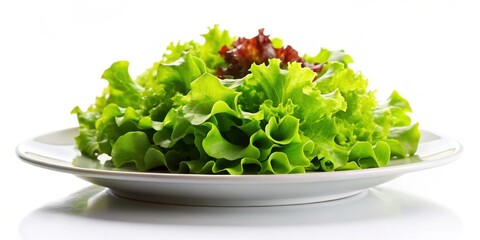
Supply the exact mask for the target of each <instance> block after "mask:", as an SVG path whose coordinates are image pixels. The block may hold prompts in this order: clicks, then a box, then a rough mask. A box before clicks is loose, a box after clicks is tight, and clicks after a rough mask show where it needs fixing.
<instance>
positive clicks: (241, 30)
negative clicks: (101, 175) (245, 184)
mask: <svg viewBox="0 0 480 240" xmlns="http://www.w3.org/2000/svg"><path fill="white" fill-rule="evenodd" d="M479 12H480V7H479V6H478V4H477V3H476V2H475V1H473V0H472V1H456V0H455V1H454V0H450V1H446V0H441V1H373V0H368V1H367V0H363V1H361V0H360V1H300V0H295V1H280V0H277V1H258V0H257V1H251V0H244V1H235V2H232V1H228V2H227V1H210V0H203V1H182V0H175V1H165V2H163V3H162V2H160V1H155V2H154V1H126V0H125V1H113V0H112V1H94V0H87V1H75V0H71V1H63V0H57V1H55V0H44V1H3V0H2V1H1V2H0V83H1V85H0V126H1V132H0V157H1V160H0V161H1V164H0V167H1V169H0V187H1V188H0V210H1V211H0V239H67V238H68V239H72V238H75V237H78V238H79V239H84V238H87V237H88V238H89V239H99V238H102V239H122V238H127V237H130V238H135V239H140V237H139V236H141V237H143V238H144V239H148V238H157V237H162V236H163V237H169V238H173V239H176V238H177V239H181V238H186V239H192V237H193V236H197V237H199V238H203V239H224V238H233V237H235V236H236V237H249V238H250V239H252V238H258V239H268V238H274V239H279V238H291V237H293V236H295V237H298V238H299V239H300V238H301V237H303V238H304V239H316V238H322V237H327V236H328V238H329V239H336V238H338V239H347V238H351V239H364V238H365V239H417V238H418V239H480V232H478V226H479V225H478V222H480V221H479V217H478V216H479V215H480V207H479V204H478V203H479V201H480V198H479V197H478V189H479V188H478V184H479V183H480V177H479V176H480V174H479V173H478V169H480V163H479V159H478V154H475V151H476V150H478V136H479V133H480V131H479V124H478V122H479V118H478V116H479V115H478V111H479V109H480V108H479V106H478V103H479V100H478V97H479V89H478V82H480V79H479V74H478V69H479V67H478V65H479V56H480V47H479V43H480V37H479V27H478V23H479V22H480V17H479ZM216 23H218V24H220V27H221V28H223V29H228V30H229V31H230V33H231V35H235V36H247V37H252V36H254V35H255V34H256V31H257V29H259V28H265V29H266V30H265V31H266V33H267V34H270V35H271V36H272V37H280V38H282V39H283V40H284V43H286V44H290V45H292V46H293V47H295V48H296V49H297V50H298V51H299V52H300V53H310V54H311V55H313V54H316V53H317V52H318V50H319V49H320V47H326V48H329V49H344V50H345V51H346V52H347V53H349V54H350V55H352V56H353V58H354V59H355V64H354V65H352V67H353V68H355V69H356V70H359V71H361V72H362V73H363V74H364V75H365V76H366V77H367V78H369V80H370V88H371V89H377V90H378V94H379V96H386V95H388V94H389V93H390V92H391V91H392V90H393V89H397V90H398V91H399V92H400V93H401V94H402V95H403V96H404V97H406V98H407V99H408V100H409V101H410V103H411V105H412V107H413V110H414V115H413V117H414V119H415V120H416V121H418V122H420V125H421V127H422V128H424V129H429V130H434V131H438V132H442V133H445V134H447V135H450V136H452V137H454V138H456V139H457V140H459V141H460V142H461V143H462V144H463V146H464V148H465V152H464V155H463V156H462V157H461V158H460V159H459V160H458V161H456V162H454V163H451V164H449V165H446V166H442V167H440V168H436V169H430V170H426V171H422V172H418V173H412V174H408V175H405V176H403V177H401V178H399V179H396V180H394V181H392V182H390V183H387V184H384V185H382V186H380V187H379V188H376V189H372V190H370V191H369V192H368V193H366V195H367V196H364V199H363V200H359V202H362V201H364V202H366V203H363V205H362V204H357V203H347V204H346V205H345V207H346V208H343V207H338V206H336V205H335V204H333V206H323V205H322V206H321V207H320V208H315V207H312V206H299V207H298V208H294V209H293V210H292V209H291V208H276V209H272V211H270V210H265V209H257V210H258V213H257V212H256V211H257V210H255V211H253V210H245V211H243V210H239V209H223V210H224V211H223V210H221V209H213V210H212V209H210V210H209V209H205V208H203V209H196V210H195V211H194V212H195V214H193V213H192V211H189V209H188V208H187V209H186V208H178V207H176V208H175V207H173V208H172V209H170V208H169V209H163V208H165V207H160V206H152V205H142V204H140V203H127V205H128V204H131V205H129V206H125V205H126V204H125V202H123V201H124V200H121V199H116V198H113V197H111V196H109V195H108V194H106V193H105V191H104V190H103V189H101V188H98V187H94V186H92V185H90V184H89V183H86V182H84V181H82V180H80V179H78V178H76V177H74V176H71V175H68V174H63V173H57V172H53V171H49V170H45V169H40V168H37V167H34V166H31V165H28V164H26V163H24V162H21V161H20V160H19V159H17V157H16V155H15V147H16V145H17V144H18V143H19V142H21V141H22V140H23V139H26V138H30V137H33V136H36V135H39V134H42V133H45V132H50V131H54V130H57V129H62V128H67V127H72V126H75V124H76V120H75V117H74V116H73V115H70V114H69V112H70V110H71V109H72V108H73V107H74V106H76V105H80V106H81V107H83V108H86V107H87V106H88V104H90V103H91V102H93V100H94V98H95V96H97V95H98V94H100V92H101V89H102V88H103V87H104V86H105V82H104V81H103V80H100V76H101V74H102V72H103V70H104V69H106V68H108V67H109V66H110V64H111V63H113V62H114V61H117V60H121V59H125V60H129V61H130V72H131V74H132V75H133V76H136V75H137V74H139V73H141V72H142V71H143V70H144V69H146V68H148V67H150V65H151V64H152V63H153V62H154V61H156V60H158V59H160V58H161V56H162V53H163V51H164V49H165V47H166V46H167V44H168V43H169V42H171V41H178V40H180V41H188V40H190V39H196V40H200V39H201V38H200V37H199V36H200V34H203V33H205V32H206V31H207V28H208V27H211V26H213V25H214V24H216ZM97 195H99V196H100V198H101V201H96V202H95V201H94V202H93V203H90V205H88V204H87V205H88V207H84V208H81V207H78V206H84V205H81V204H80V205H79V204H77V202H79V201H81V200H82V196H83V197H85V196H97ZM83 200H84V199H83ZM91 201H93V200H91ZM102 204H103V205H102ZM76 206H77V207H78V208H81V209H75V207H76ZM310 208H313V210H312V209H310ZM106 209H107V210H106ZM149 209H151V211H150V210H149ZM362 209H363V210H362ZM190 210H191V209H190ZM249 211H250V212H249ZM64 212H65V213H69V214H62V213H64ZM272 212H275V214H276V215H275V214H274V215H272ZM102 214H103V215H102ZM249 214H250V215H249ZM302 214H303V215H302ZM316 214H318V215H316ZM252 216H253V217H252ZM289 216H292V221H289V220H288V219H289ZM316 216H318V218H317V217H316ZM257 217H258V218H257ZM120 219H122V220H120ZM168 219H172V222H169V221H168ZM294 219H297V220H294ZM298 219H304V220H303V221H302V220H300V221H298ZM208 221H209V222H208ZM245 221H247V222H248V221H254V222H255V221H257V222H258V221H263V224H259V225H258V226H257V227H255V226H254V225H253V224H250V225H249V224H245ZM206 222H208V223H206ZM268 223H270V224H268ZM142 234H143V235H142ZM302 235H303V236H302Z"/></svg>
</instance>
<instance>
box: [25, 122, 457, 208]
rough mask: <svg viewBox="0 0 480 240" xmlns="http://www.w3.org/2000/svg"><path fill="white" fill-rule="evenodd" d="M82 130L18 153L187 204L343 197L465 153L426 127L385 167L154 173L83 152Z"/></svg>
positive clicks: (129, 192)
mask: <svg viewBox="0 0 480 240" xmlns="http://www.w3.org/2000/svg"><path fill="white" fill-rule="evenodd" d="M77 131H78V130H77V129H76V128H72V129H66V130H60V131H56V132H53V133H49V134H45V135H42V136H39V137H36V138H33V139H29V140H27V141H25V142H23V143H21V144H20V145H19V146H18V147H17V150H16V151H17V155H18V156H19V157H20V158H21V159H23V160H24V161H26V162H28V163H31V164H33V165H36V166H39V167H43V168H48V169H51V170H55V171H60V172H66V173H71V174H75V175H76V176H78V177H80V178H82V179H84V180H86V181H89V182H91V183H94V184H97V185H100V186H105V187H108V188H110V190H111V191H112V192H113V193H114V194H116V195H118V196H122V197H126V198H130V199H136V200H143V201H151V202H160V203H169V204H185V205H204V206H269V205H288V204H302V203H312V202H321V201H328V200H335V199H341V198H345V197H349V196H353V195H355V194H357V193H360V192H362V191H363V190H365V189H368V188H370V187H374V186H376V185H379V184H382V183H385V182H387V181H390V180H392V179H394V178H397V177H399V176H401V175H402V174H405V173H409V172H413V171H419V170H424V169H428V168H433V167H437V166H441V165H444V164H447V163H449V162H452V161H454V160H455V159H457V158H458V157H459V156H460V153H461V152H462V146H461V145H460V143H458V142H457V141H456V140H454V139H452V138H450V137H447V136H444V135H442V134H438V133H433V132H429V131H425V130H422V137H421V139H420V145H419V147H418V151H417V153H416V155H415V156H413V157H410V158H406V159H401V160H392V161H390V164H389V165H388V166H387V167H383V168H372V169H362V170H350V171H338V172H311V173H305V174H285V175H239V176H232V175H207V174H174V173H154V172H137V171H133V170H121V169H114V168H111V167H108V166H104V165H103V164H100V163H99V162H98V161H94V160H91V159H89V158H86V157H83V156H81V155H80V154H79V152H78V151H77V150H76V149H75V146H74V140H73V139H74V137H75V136H76V135H77ZM74 163H75V164H74Z"/></svg>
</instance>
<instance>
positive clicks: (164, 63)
mask: <svg viewBox="0 0 480 240" xmlns="http://www.w3.org/2000/svg"><path fill="white" fill-rule="evenodd" d="M202 36H203V37H204V39H205V42H204V43H198V42H195V41H189V42H185V43H180V42H178V43H172V44H170V45H169V46H168V47H167V53H166V54H164V55H163V57H162V59H161V60H159V61H158V62H156V63H154V64H153V66H152V67H151V68H149V69H147V70H146V71H145V72H144V73H143V74H141V75H140V76H139V77H137V78H136V79H133V78H132V77H131V76H130V74H129V72H128V62H126V61H119V62H116V63H114V64H112V66H111V67H110V68H108V69H107V70H105V72H104V74H103V75H102V78H103V79H105V80H106V81H108V86H107V87H106V88H105V90H104V91H103V93H102V94H101V95H100V96H99V97H97V99H96V101H95V103H94V104H92V105H91V106H90V107H89V108H88V109H87V110H85V111H83V110H81V109H80V108H79V107H75V108H74V109H73V110H72V113H74V114H76V115H77V118H78V122H79V135H78V136H77V137H76V143H77V147H78V149H79V150H80V152H81V153H82V154H84V155H87V156H89V157H91V158H94V159H95V158H97V157H98V156H99V155H108V156H110V158H111V162H112V164H113V165H114V166H115V167H118V168H121V167H130V168H132V167H133V168H134V169H137V170H139V171H167V172H174V173H201V174H234V175H238V174H287V173H305V172H307V171H339V170H354V169H363V168H375V167H384V166H387V164H388V163H389V161H390V160H391V159H395V158H404V157H408V156H411V155H413V154H415V151H416V148H417V146H418V142H419V138H420V131H419V129H418V124H417V123H412V122H411V119H410V117H409V113H410V112H411V107H410V105H409V103H408V101H407V100H406V99H404V98H403V97H401V96H400V94H399V93H398V92H393V93H392V94H391V96H390V97H389V98H388V99H386V100H385V101H378V100H377V99H376V96H375V92H374V91H369V90H368V89H367V87H368V81H367V79H366V78H365V77H364V76H363V75H362V74H360V73H357V72H354V71H353V70H352V69H351V68H350V67H349V66H348V64H350V63H352V61H353V60H352V58H351V57H350V56H349V55H347V54H345V53H344V52H343V51H329V50H327V49H321V51H320V52H319V53H318V54H317V55H315V56H313V57H310V56H308V55H305V56H304V59H305V61H306V62H308V63H311V64H314V63H315V64H322V69H321V71H319V72H314V71H312V69H310V68H308V67H303V65H302V64H301V63H299V62H290V63H288V64H287V65H282V64H281V61H280V60H279V59H275V58H273V59H270V60H269V61H268V62H266V63H262V64H252V66H251V68H250V73H249V74H248V75H246V76H245V77H243V78H240V79H220V78H219V77H217V76H216V75H215V72H216V69H218V68H220V67H224V66H225V62H224V60H223V58H222V57H221V56H220V55H219V54H218V51H219V49H220V48H222V47H223V46H231V45H232V43H233V42H234V40H235V39H236V38H233V37H231V36H230V35H229V34H228V32H227V31H225V30H220V29H219V28H218V26H214V27H213V28H211V29H209V31H208V33H206V34H204V35H202ZM275 44H276V45H280V46H281V44H282V41H281V40H280V39H275ZM312 80H313V81H312Z"/></svg>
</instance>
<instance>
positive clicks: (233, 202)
mask: <svg viewBox="0 0 480 240" xmlns="http://www.w3.org/2000/svg"><path fill="white" fill-rule="evenodd" d="M366 191H367V189H363V190H356V191H350V192H343V193H337V194H331V195H321V196H316V197H308V198H287V199H197V198H189V197H188V196H185V197H171V196H163V195H148V194H139V193H136V192H129V191H122V190H117V189H109V192H110V193H111V194H113V195H115V196H117V197H121V198H126V199H130V200H135V201H143V202H151V203H159V204H170V205H186V206H205V207H268V206H287V205H299V204H312V203H320V202H328V201H336V200H341V199H345V198H349V197H354V196H356V195H359V194H361V193H363V192H366Z"/></svg>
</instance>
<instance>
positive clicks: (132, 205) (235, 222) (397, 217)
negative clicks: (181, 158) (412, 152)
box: [20, 186, 461, 239]
mask: <svg viewBox="0 0 480 240" xmlns="http://www.w3.org/2000/svg"><path fill="white" fill-rule="evenodd" d="M460 228H461V223H460V220H459V219H458V217H457V216H456V215H455V214H454V213H452V212H451V211H450V210H448V209H446V208H444V207H442V206H439V205H436V204H435V203H432V202H430V201H427V200H424V199H420V198H418V197H415V196H411V195H408V194H405V193H402V192H397V191H393V190H389V189H382V188H376V189H370V190H368V191H365V192H363V193H361V194H358V195H356V196H353V197H350V198H346V199H342V200H337V201H331V202H324V203H315V204H304V205H290V206H275V207H196V206H177V205H165V204H155V203H147V202H139V201H132V200H128V199H123V198H119V197H116V196H114V195H113V194H111V193H110V192H109V191H108V190H107V189H105V188H102V187H98V186H90V187H87V188H85V189H82V190H80V191H78V192H76V193H74V194H72V195H70V196H68V197H67V198H66V199H64V200H62V201H59V202H55V203H51V204H49V205H47V206H45V207H42V208H40V209H38V210H36V211H34V212H32V213H31V214H30V215H28V216H27V217H26V218H25V219H24V220H23V222H22V224H21V226H20V233H21V236H22V237H23V238H24V239H75V238H78V239H127V238H132V239H158V238H159V236H162V238H165V237H174V238H175V239H192V238H193V237H195V238H197V239H225V238H228V239H236V238H238V239H245V238H249V239H254V238H258V239H265V238H266V239H291V238H297V239H301V238H303V239H312V238H323V237H327V236H328V238H329V239H346V238H352V239H361V238H363V237H364V238H372V237H373V239H378V238H382V236H383V239H453V238H455V236H458V235H459V233H460Z"/></svg>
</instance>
